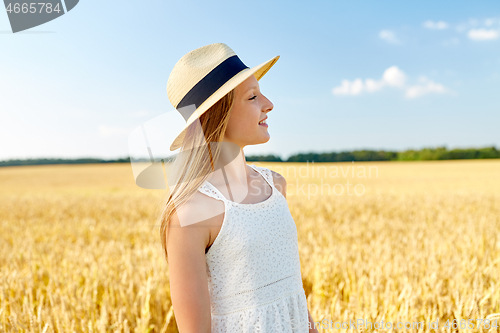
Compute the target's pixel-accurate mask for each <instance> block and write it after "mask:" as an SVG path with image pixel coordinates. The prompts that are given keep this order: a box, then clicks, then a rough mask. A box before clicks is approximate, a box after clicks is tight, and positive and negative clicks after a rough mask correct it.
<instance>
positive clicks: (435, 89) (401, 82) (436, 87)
mask: <svg viewBox="0 0 500 333" xmlns="http://www.w3.org/2000/svg"><path fill="white" fill-rule="evenodd" d="M406 81H407V76H406V74H405V73H404V72H403V71H402V70H401V69H399V68H398V67H397V66H391V67H389V68H387V69H386V70H385V71H384V73H383V74H382V78H381V79H380V80H373V79H366V80H365V81H364V82H363V80H362V79H361V78H356V79H354V80H353V81H349V80H342V82H341V85H340V86H338V87H335V88H333V89H332V93H333V94H334V95H351V96H356V95H360V94H361V93H363V92H368V93H373V92H376V91H379V90H381V89H382V88H384V87H394V88H399V89H402V90H403V91H404V92H405V97H407V98H410V99H412V98H417V97H420V96H423V95H426V94H429V93H437V94H444V93H454V92H453V91H451V90H450V89H448V88H446V87H445V86H443V85H442V84H440V83H436V82H433V81H432V80H430V79H428V78H427V77H425V76H420V77H419V78H418V80H417V81H418V84H416V85H407V84H406Z"/></svg>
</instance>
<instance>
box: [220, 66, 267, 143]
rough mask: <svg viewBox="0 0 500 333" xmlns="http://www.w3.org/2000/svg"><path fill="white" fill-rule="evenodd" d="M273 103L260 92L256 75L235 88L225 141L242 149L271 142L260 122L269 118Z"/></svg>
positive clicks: (265, 126)
mask: <svg viewBox="0 0 500 333" xmlns="http://www.w3.org/2000/svg"><path fill="white" fill-rule="evenodd" d="M272 109H273V103H271V101H270V100H268V99H267V98H266V96H264V95H263V94H262V93H261V92H260V90H259V81H257V79H256V78H255V76H254V75H251V76H250V77H249V78H248V79H246V80H245V81H243V82H242V83H240V84H239V85H238V86H237V87H236V88H235V97H234V105H233V109H232V110H231V114H230V116H229V124H228V127H227V129H226V132H225V134H224V140H223V141H229V142H232V143H235V144H237V145H238V146H240V147H241V148H243V147H245V146H247V145H256V144H261V143H266V142H267V141H269V138H270V135H269V133H268V131H267V125H266V124H259V122H260V121H261V120H263V119H265V118H267V113H268V112H269V111H271V110H272Z"/></svg>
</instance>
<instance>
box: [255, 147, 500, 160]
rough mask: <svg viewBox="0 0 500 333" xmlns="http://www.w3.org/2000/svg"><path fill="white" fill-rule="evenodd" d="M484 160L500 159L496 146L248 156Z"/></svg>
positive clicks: (309, 158)
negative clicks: (288, 155)
mask: <svg viewBox="0 0 500 333" xmlns="http://www.w3.org/2000/svg"><path fill="white" fill-rule="evenodd" d="M484 158H500V151H499V150H498V149H496V148H495V147H494V146H492V147H486V148H466V149H463V148H457V149H451V150H448V149H446V147H437V148H423V149H420V150H405V151H400V152H398V151H385V150H354V151H342V152H330V153H300V154H295V155H292V156H290V157H289V158H288V159H286V160H282V159H281V158H280V157H279V156H276V155H251V156H246V160H247V161H267V162H307V161H309V162H312V161H314V162H351V161H429V160H462V159H484Z"/></svg>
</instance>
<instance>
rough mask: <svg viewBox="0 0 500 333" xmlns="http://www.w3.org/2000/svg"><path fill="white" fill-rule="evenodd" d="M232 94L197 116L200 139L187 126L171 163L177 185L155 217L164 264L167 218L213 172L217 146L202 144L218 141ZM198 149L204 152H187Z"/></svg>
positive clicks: (231, 105) (166, 256) (230, 106)
mask: <svg viewBox="0 0 500 333" xmlns="http://www.w3.org/2000/svg"><path fill="white" fill-rule="evenodd" d="M234 95H235V91H234V89H233V90H231V91H230V92H229V93H227V94H226V95H225V96H224V97H222V98H221V99H220V100H219V101H218V102H217V103H215V104H214V105H213V106H212V107H210V108H209V109H208V110H207V111H206V112H205V113H203V114H202V115H201V116H200V118H199V119H200V122H199V124H200V125H201V128H202V130H203V136H200V132H199V131H198V130H197V129H196V127H195V126H190V127H188V129H187V133H186V136H185V139H184V142H183V143H182V147H181V148H180V149H181V150H180V152H181V153H179V154H178V156H181V157H180V158H177V159H176V160H175V161H174V162H173V163H172V171H171V172H172V174H175V179H176V180H175V183H176V184H178V185H177V186H175V187H174V188H173V190H172V191H171V193H169V194H167V196H168V199H166V202H165V205H164V206H163V209H162V211H161V213H160V216H159V220H160V237H161V245H162V248H163V251H164V254H165V260H166V261H167V263H168V255H167V236H168V230H169V226H170V219H171V218H172V215H173V214H174V213H175V212H176V207H180V206H181V205H182V204H184V203H185V202H186V201H188V200H189V199H190V198H191V196H192V195H193V194H194V193H195V192H196V191H197V190H198V188H199V186H200V185H201V184H202V183H203V182H204V181H205V180H206V179H207V178H208V177H209V174H210V172H211V171H213V170H214V164H215V163H214V161H217V159H218V157H219V155H220V152H221V149H220V145H217V144H216V145H210V144H209V145H207V144H206V143H207V142H208V143H210V142H221V141H222V139H223V136H224V133H225V131H226V128H227V126H228V123H229V115H230V111H231V110H232V107H233V104H234ZM193 124H197V123H196V122H195V123H193ZM200 146H202V147H204V149H191V148H192V147H200ZM211 147H213V149H211ZM207 151H208V153H209V155H208V156H207V154H206V152H207ZM163 200H165V199H163Z"/></svg>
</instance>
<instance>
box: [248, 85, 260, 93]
mask: <svg viewBox="0 0 500 333" xmlns="http://www.w3.org/2000/svg"><path fill="white" fill-rule="evenodd" d="M255 88H257V86H252V87H250V88H248V89H247V90H246V91H245V93H247V92H249V91H250V90H252V89H255Z"/></svg>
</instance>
